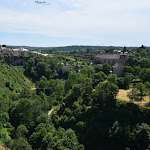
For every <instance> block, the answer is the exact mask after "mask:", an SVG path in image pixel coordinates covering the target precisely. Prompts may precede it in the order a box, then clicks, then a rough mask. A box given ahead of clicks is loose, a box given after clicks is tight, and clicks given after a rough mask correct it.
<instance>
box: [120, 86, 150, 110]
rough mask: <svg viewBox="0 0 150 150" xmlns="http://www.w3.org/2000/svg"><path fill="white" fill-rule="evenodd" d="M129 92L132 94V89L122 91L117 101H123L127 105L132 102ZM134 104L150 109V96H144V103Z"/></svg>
mask: <svg viewBox="0 0 150 150" xmlns="http://www.w3.org/2000/svg"><path fill="white" fill-rule="evenodd" d="M129 92H130V89H129V90H123V89H120V90H119V93H118V95H117V99H118V100H121V101H125V102H127V103H128V102H130V99H129V98H128V96H127V95H128V93H129ZM133 103H134V104H137V105H140V106H143V107H146V108H150V100H149V97H148V96H144V97H143V100H142V101H138V102H137V101H135V102H133Z"/></svg>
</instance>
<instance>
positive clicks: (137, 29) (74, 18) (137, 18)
mask: <svg viewBox="0 0 150 150" xmlns="http://www.w3.org/2000/svg"><path fill="white" fill-rule="evenodd" d="M45 2H47V4H49V5H40V4H36V3H35V0H13V1H12V0H0V44H6V45H28V46H67V45H102V46H103V45H107V46H110V45H112V46H141V45H142V44H144V45H146V46H150V1H149V0H113V1H112V0H45Z"/></svg>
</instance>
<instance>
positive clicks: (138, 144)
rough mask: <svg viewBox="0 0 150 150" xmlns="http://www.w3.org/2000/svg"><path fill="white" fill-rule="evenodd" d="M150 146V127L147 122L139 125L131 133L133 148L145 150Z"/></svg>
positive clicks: (133, 149) (132, 149)
mask: <svg viewBox="0 0 150 150" xmlns="http://www.w3.org/2000/svg"><path fill="white" fill-rule="evenodd" d="M149 147H150V127H149V125H147V124H146V123H142V124H141V125H139V124H138V125H137V126H136V127H135V129H134V130H133V132H132V134H131V147H130V148H131V150H135V149H136V150H142V149H143V150H145V149H149Z"/></svg>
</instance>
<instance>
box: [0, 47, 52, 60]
mask: <svg viewBox="0 0 150 150" xmlns="http://www.w3.org/2000/svg"><path fill="white" fill-rule="evenodd" d="M2 54H3V55H12V56H24V57H28V56H30V55H34V56H37V55H43V56H48V57H50V58H53V57H54V56H49V54H43V53H40V52H37V51H29V50H28V49H26V48H8V47H6V46H5V45H2V46H0V55H2Z"/></svg>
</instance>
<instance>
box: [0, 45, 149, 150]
mask: <svg viewBox="0 0 150 150" xmlns="http://www.w3.org/2000/svg"><path fill="white" fill-rule="evenodd" d="M128 52H133V54H134V55H130V56H129V57H128V60H127V63H128V65H127V66H125V68H124V72H123V75H122V77H117V76H116V75H115V74H112V73H111V69H112V67H111V66H110V65H109V64H103V65H101V66H97V65H93V64H92V63H91V62H92V60H93V57H94V55H92V54H88V53H87V54H86V55H82V54H81V55H80V53H73V52H68V53H64V52H57V53H53V52H49V53H52V54H54V55H55V58H54V59H50V58H49V57H45V56H40V55H38V56H36V57H35V56H34V57H33V56H30V58H29V59H27V61H26V62H24V64H23V65H18V66H13V65H8V64H5V63H4V64H1V65H0V145H1V146H3V148H6V149H8V148H9V149H12V150H32V149H33V150H84V149H85V150H110V149H112V150H148V149H150V109H149V108H150V57H149V56H150V48H147V47H145V46H141V47H140V48H128ZM65 66H69V68H67V67H65ZM121 89H123V90H129V93H128V98H129V101H128V102H126V101H123V100H121V99H118V98H117V95H118V93H119V91H120V90H121ZM145 98H147V99H148V102H147V103H146V105H142V102H143V101H144V100H145ZM137 102H138V103H137Z"/></svg>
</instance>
